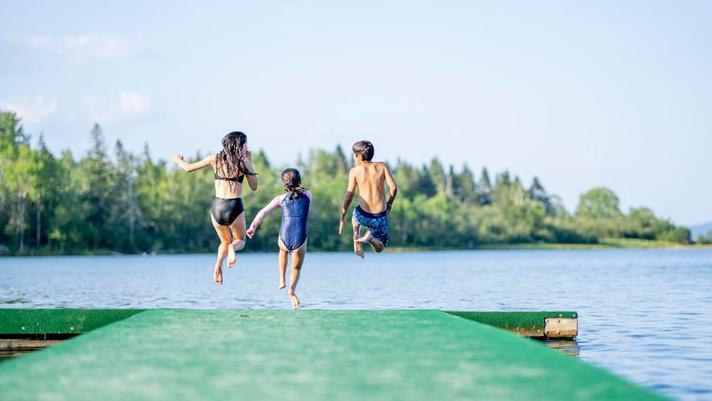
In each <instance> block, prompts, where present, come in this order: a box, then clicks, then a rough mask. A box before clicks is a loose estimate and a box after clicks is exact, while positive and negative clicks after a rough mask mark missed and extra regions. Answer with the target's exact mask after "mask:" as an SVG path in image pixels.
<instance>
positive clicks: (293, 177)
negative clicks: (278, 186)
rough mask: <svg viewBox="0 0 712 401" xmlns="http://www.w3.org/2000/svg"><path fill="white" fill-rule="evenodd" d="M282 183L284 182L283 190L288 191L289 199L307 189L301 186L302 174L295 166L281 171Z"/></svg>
mask: <svg viewBox="0 0 712 401" xmlns="http://www.w3.org/2000/svg"><path fill="white" fill-rule="evenodd" d="M282 184H284V190H285V191H287V192H289V199H294V198H296V197H298V196H299V195H301V194H303V193H304V191H306V190H307V189H306V188H304V187H303V186H302V176H301V174H299V170H297V169H296V168H288V169H285V170H284V171H282Z"/></svg>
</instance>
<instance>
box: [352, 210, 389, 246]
mask: <svg viewBox="0 0 712 401" xmlns="http://www.w3.org/2000/svg"><path fill="white" fill-rule="evenodd" d="M354 218H355V219H356V221H358V223H359V224H361V225H362V226H365V227H366V228H368V229H369V230H370V231H371V235H373V237H374V238H376V239H377V240H379V241H381V242H383V245H388V212H387V211H383V212H381V213H369V212H367V211H365V210H363V209H361V206H356V208H355V209H354Z"/></svg>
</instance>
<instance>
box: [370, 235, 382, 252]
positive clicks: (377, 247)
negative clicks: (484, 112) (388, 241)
mask: <svg viewBox="0 0 712 401" xmlns="http://www.w3.org/2000/svg"><path fill="white" fill-rule="evenodd" d="M368 243H369V244H371V246H372V247H373V250H374V251H376V252H381V251H383V248H384V247H385V245H383V242H381V240H379V239H376V238H371V239H370V240H369V241H368Z"/></svg>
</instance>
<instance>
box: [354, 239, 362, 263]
mask: <svg viewBox="0 0 712 401" xmlns="http://www.w3.org/2000/svg"><path fill="white" fill-rule="evenodd" d="M354 253H355V254H356V256H358V257H360V258H361V259H363V246H362V245H361V243H360V242H358V241H354Z"/></svg>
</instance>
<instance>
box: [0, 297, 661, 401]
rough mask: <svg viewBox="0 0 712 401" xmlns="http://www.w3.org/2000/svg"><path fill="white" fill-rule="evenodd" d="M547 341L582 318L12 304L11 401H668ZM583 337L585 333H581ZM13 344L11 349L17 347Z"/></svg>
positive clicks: (4, 333)
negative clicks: (20, 348) (21, 344)
mask: <svg viewBox="0 0 712 401" xmlns="http://www.w3.org/2000/svg"><path fill="white" fill-rule="evenodd" d="M500 328H503V329H507V330H510V331H514V332H517V333H522V334H526V335H531V336H533V337H547V338H567V336H571V337H573V336H575V335H576V333H577V316H576V314H575V313H573V312H509V313H508V312H443V311H436V310H398V311H385V310H384V311H322V310H300V311H279V310H272V311H265V310H185V309H178V310H166V309H155V310H65V309H57V310H31V309H0V338H3V339H5V340H4V341H6V343H7V344H9V342H12V341H20V340H21V341H58V340H60V339H66V338H69V339H68V340H66V341H62V342H60V343H56V344H54V345H52V346H50V347H48V348H46V349H43V350H41V351H36V352H32V353H29V354H26V355H23V356H21V357H18V358H12V359H9V360H5V361H4V362H1V363H0V400H2V401H5V400H72V401H78V400H171V401H173V400H191V401H193V400H203V399H206V400H213V399H214V400H218V399H219V400H250V401H258V400H280V401H284V400H289V401H293V400H310V401H318V400H358V401H364V400H399V401H400V400H408V401H414V400H497V401H506V400H512V401H526V400H568V401H575V400H582V401H584V400H626V401H628V400H631V401H633V400H663V399H664V398H662V397H661V396H658V395H656V394H653V393H651V392H649V391H647V390H645V389H642V388H640V387H637V386H635V385H633V384H630V383H628V382H627V381H625V380H623V379H620V378H618V377H616V376H613V375H611V374H610V373H608V372H606V371H604V370H602V369H599V368H596V367H593V366H590V365H588V364H586V363H584V362H582V361H580V360H579V359H577V358H575V357H572V356H569V355H565V354H564V353H561V352H558V351H556V350H552V349H549V348H548V347H546V346H545V345H544V344H542V343H541V342H538V341H532V340H529V339H526V338H523V337H522V336H520V335H517V334H514V333H511V332H507V331H505V330H501V329H500ZM572 334H573V335H572ZM8 347H11V346H8Z"/></svg>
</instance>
